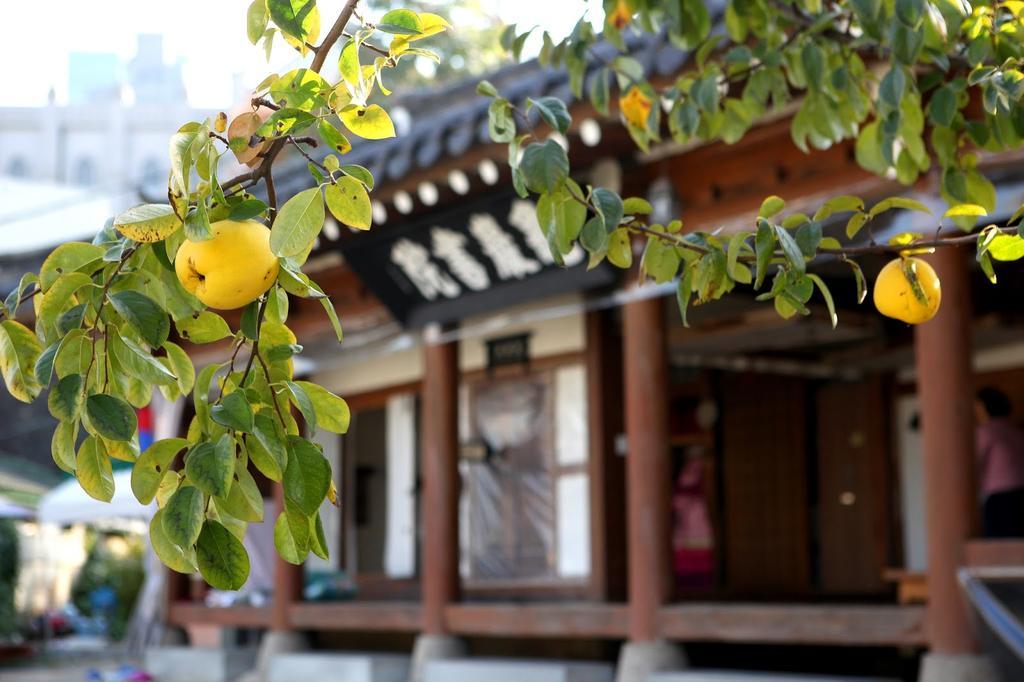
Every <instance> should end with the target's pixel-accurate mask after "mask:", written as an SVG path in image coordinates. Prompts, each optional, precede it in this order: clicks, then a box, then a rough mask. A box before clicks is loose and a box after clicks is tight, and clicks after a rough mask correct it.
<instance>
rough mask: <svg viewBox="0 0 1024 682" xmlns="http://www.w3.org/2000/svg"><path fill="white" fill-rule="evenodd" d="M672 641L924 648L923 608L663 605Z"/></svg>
mask: <svg viewBox="0 0 1024 682" xmlns="http://www.w3.org/2000/svg"><path fill="white" fill-rule="evenodd" d="M658 617H659V618H658V619H659V625H660V630H661V632H662V634H663V636H664V637H665V638H666V639H677V640H689V641H701V642H750V643H763V644H811V645H829V646H922V645H924V644H926V643H927V638H926V637H925V633H924V607H922V606H890V605H884V606H882V605H878V606H874V605H873V606H854V605H837V604H813V605H811V604H806V605H805V604H778V605H775V604H711V603H707V604H704V603H688V604H676V605H673V606H666V607H663V608H662V609H661V610H660V611H659V614H658Z"/></svg>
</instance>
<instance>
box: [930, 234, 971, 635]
mask: <svg viewBox="0 0 1024 682" xmlns="http://www.w3.org/2000/svg"><path fill="white" fill-rule="evenodd" d="M927 259H928V260H929V261H930V262H931V264H932V266H933V267H934V268H935V271H936V274H938V276H939V280H940V281H941V282H942V289H943V291H942V293H943V301H942V306H941V307H940V308H939V312H938V315H936V316H935V318H934V319H932V320H931V321H930V322H926V323H924V324H922V325H918V326H917V327H916V328H915V330H914V354H915V356H916V363H917V390H918V397H919V399H920V402H921V436H922V438H921V440H922V446H921V452H922V453H923V469H924V489H925V521H926V526H927V534H928V633H929V636H930V639H931V641H930V644H931V649H932V651H933V652H935V653H939V654H966V653H975V652H976V651H978V644H977V642H976V640H975V638H974V634H973V631H972V629H971V624H970V622H969V621H968V615H967V614H968V611H967V605H966V604H965V603H964V600H963V596H962V595H961V593H960V586H959V584H958V583H957V577H956V571H957V569H958V568H959V567H960V566H961V565H962V564H963V550H964V543H965V542H966V541H967V539H968V538H969V537H970V536H971V534H972V533H973V531H974V530H975V528H976V527H977V517H978V509H977V492H976V489H975V485H976V474H975V461H974V412H973V406H974V381H973V377H972V370H971V356H972V348H971V345H972V344H971V337H970V333H971V328H972V320H971V280H970V276H969V272H968V269H967V254H965V253H964V252H963V251H961V250H960V249H939V250H938V252H937V253H935V254H933V255H931V256H928V257H927Z"/></svg>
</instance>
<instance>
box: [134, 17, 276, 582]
mask: <svg viewBox="0 0 1024 682" xmlns="http://www.w3.org/2000/svg"><path fill="white" fill-rule="evenodd" d="M256 1H257V2H259V3H263V2H265V0H256ZM165 513H166V512H165V510H163V509H157V510H156V513H155V514H153V518H152V519H150V521H149V545H150V547H152V548H153V552H154V553H155V554H156V555H157V558H159V559H160V561H162V562H163V564H164V565H165V566H167V567H168V568H170V569H171V570H172V571H177V572H178V573H187V574H191V573H195V572H196V571H198V570H199V568H198V567H197V566H196V556H195V554H196V552H195V549H193V548H192V547H188V548H187V549H182V548H181V547H178V546H177V545H176V544H174V543H173V542H171V540H170V538H168V537H167V533H166V532H165V531H164V514H165Z"/></svg>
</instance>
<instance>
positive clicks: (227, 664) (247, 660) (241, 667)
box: [145, 646, 256, 682]
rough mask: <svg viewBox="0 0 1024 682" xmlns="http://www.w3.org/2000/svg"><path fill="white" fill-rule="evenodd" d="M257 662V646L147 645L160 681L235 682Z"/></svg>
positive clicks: (149, 667)
mask: <svg viewBox="0 0 1024 682" xmlns="http://www.w3.org/2000/svg"><path fill="white" fill-rule="evenodd" d="M254 665H256V649H255V648H250V647H245V648H224V649H213V648H203V647H190V646H160V647H150V648H148V649H146V666H145V667H146V671H147V672H149V674H151V675H152V676H153V677H154V678H156V680H157V682H235V681H236V680H237V679H238V678H239V677H241V676H242V675H243V674H245V673H246V672H248V671H249V670H251V669H252V668H253V666H254Z"/></svg>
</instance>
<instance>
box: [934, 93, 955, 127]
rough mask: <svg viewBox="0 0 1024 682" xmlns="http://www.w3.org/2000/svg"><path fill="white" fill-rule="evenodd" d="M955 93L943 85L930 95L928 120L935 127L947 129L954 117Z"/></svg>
mask: <svg viewBox="0 0 1024 682" xmlns="http://www.w3.org/2000/svg"><path fill="white" fill-rule="evenodd" d="M956 110H957V105H956V92H955V91H954V90H953V88H952V87H950V86H949V85H945V86H943V87H941V88H939V89H938V90H936V91H935V92H933V93H932V98H931V100H930V101H929V102H928V118H929V119H930V120H931V122H932V123H934V124H935V125H937V126H944V127H949V126H951V125H953V119H954V118H955V117H956Z"/></svg>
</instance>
